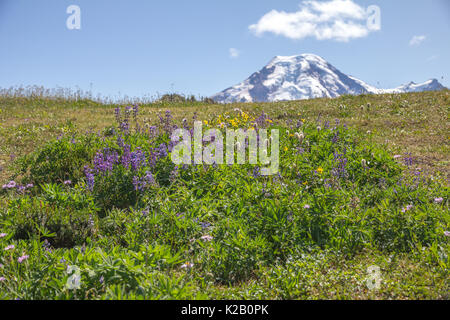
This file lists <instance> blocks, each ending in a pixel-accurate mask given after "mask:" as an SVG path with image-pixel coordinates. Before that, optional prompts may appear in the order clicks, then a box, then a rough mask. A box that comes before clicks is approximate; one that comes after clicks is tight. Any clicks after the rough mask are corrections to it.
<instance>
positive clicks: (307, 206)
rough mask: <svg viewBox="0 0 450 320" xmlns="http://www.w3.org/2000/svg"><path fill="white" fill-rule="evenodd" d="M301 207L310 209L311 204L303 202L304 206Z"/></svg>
mask: <svg viewBox="0 0 450 320" xmlns="http://www.w3.org/2000/svg"><path fill="white" fill-rule="evenodd" d="M303 209H307V210H308V209H311V206H310V205H309V204H305V205H304V206H303Z"/></svg>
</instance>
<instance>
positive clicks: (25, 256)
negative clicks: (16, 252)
mask: <svg viewBox="0 0 450 320" xmlns="http://www.w3.org/2000/svg"><path fill="white" fill-rule="evenodd" d="M29 257H30V256H29V255H23V256H21V257H19V259H17V262H19V263H22V262H24V261H25V260H28V258H29Z"/></svg>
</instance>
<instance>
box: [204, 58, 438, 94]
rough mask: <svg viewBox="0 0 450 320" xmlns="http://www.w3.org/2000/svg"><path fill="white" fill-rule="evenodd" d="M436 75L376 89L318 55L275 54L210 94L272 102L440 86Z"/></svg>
mask: <svg viewBox="0 0 450 320" xmlns="http://www.w3.org/2000/svg"><path fill="white" fill-rule="evenodd" d="M444 88H445V87H444V86H443V85H442V84H440V83H439V81H438V80H436V79H430V80H428V81H425V82H424V83H419V84H416V83H414V82H410V83H408V84H405V85H402V86H399V87H397V88H393V89H378V88H376V87H374V86H371V85H369V84H367V83H365V82H364V81H362V80H360V79H357V78H355V77H352V76H348V75H346V74H344V73H342V72H341V71H340V70H339V69H337V68H336V67H334V66H333V65H331V64H330V63H329V62H328V61H326V60H325V59H323V58H322V57H320V56H318V55H315V54H311V53H306V54H301V55H295V56H275V57H274V58H272V59H271V60H270V61H269V63H268V64H267V65H265V66H264V67H263V68H262V69H261V70H260V71H257V72H255V73H253V74H252V75H250V77H248V78H247V79H246V80H244V81H242V82H240V83H238V84H237V85H234V86H232V87H229V88H227V89H225V90H223V91H221V92H219V93H217V94H215V95H213V96H212V97H211V98H212V99H213V100H214V101H216V102H221V103H232V102H274V101H286V100H302V99H312V98H321V97H328V98H335V97H338V96H341V95H344V94H351V95H358V94H364V93H369V94H382V93H402V92H420V91H426V90H442V89H444Z"/></svg>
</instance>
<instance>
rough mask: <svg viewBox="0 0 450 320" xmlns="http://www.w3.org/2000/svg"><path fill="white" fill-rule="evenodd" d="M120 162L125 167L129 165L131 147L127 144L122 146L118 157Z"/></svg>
mask: <svg viewBox="0 0 450 320" xmlns="http://www.w3.org/2000/svg"><path fill="white" fill-rule="evenodd" d="M120 163H121V164H122V166H123V167H124V168H126V169H128V167H129V166H130V163H131V147H130V146H129V145H128V144H125V145H124V146H123V154H122V156H121V158H120Z"/></svg>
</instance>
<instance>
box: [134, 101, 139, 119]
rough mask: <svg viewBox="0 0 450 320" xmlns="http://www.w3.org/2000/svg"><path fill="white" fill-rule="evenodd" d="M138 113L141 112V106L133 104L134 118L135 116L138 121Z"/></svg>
mask: <svg viewBox="0 0 450 320" xmlns="http://www.w3.org/2000/svg"><path fill="white" fill-rule="evenodd" d="M138 113H139V106H138V105H137V104H135V105H134V106H133V118H134V121H137V116H138Z"/></svg>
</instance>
